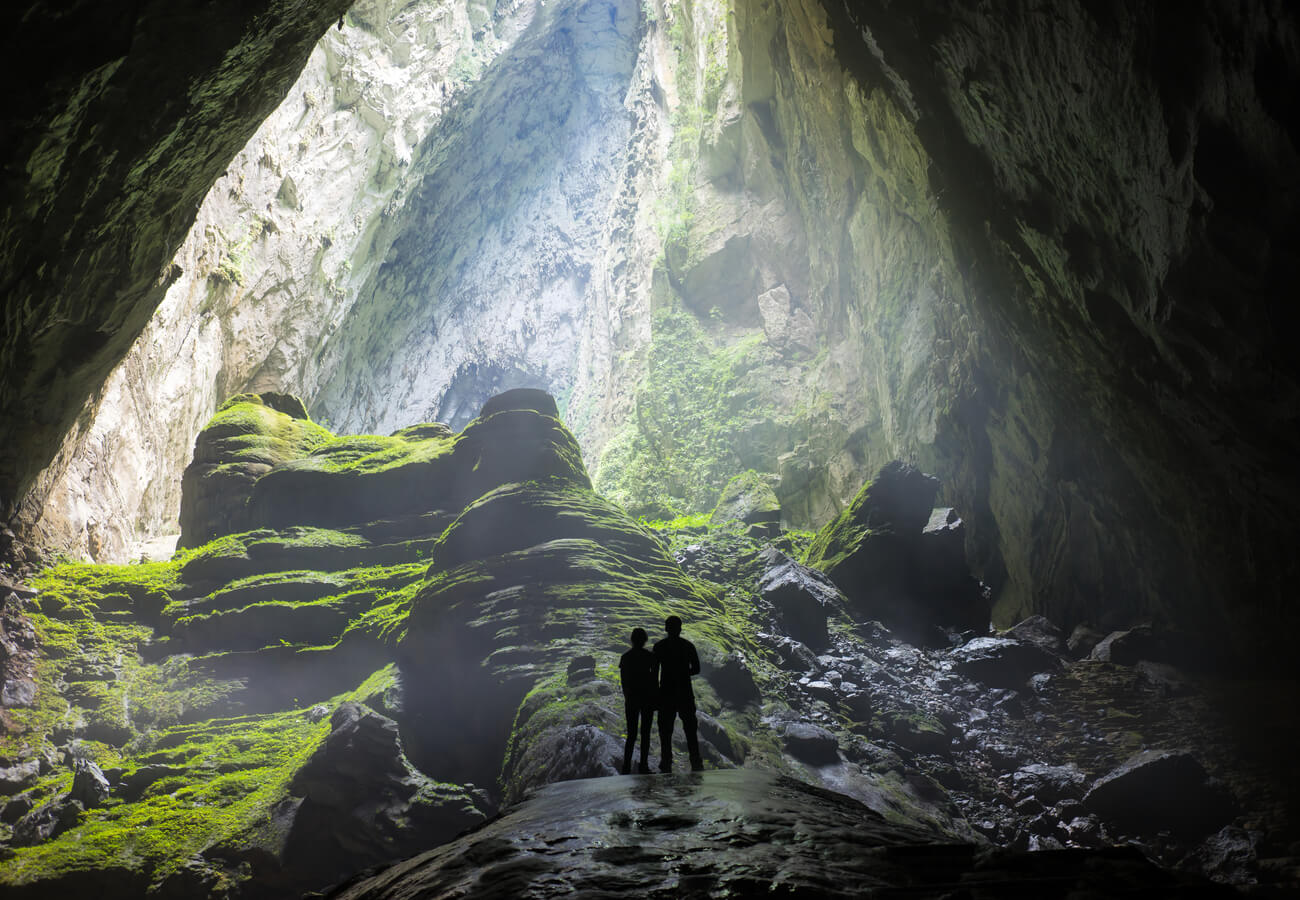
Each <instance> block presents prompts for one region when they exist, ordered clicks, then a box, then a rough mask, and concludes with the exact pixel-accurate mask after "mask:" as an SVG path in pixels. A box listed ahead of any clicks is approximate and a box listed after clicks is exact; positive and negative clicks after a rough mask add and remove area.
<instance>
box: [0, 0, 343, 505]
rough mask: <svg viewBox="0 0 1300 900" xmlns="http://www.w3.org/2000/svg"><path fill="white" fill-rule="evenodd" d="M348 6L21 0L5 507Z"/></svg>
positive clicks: (0, 476)
mask: <svg viewBox="0 0 1300 900" xmlns="http://www.w3.org/2000/svg"><path fill="white" fill-rule="evenodd" d="M347 6H348V4H347V2H346V0H331V2H328V3H308V2H295V0H275V2H258V3H251V4H246V5H243V6H241V7H239V8H238V9H229V8H227V7H225V6H213V5H211V4H207V3H181V4H176V3H171V2H160V3H144V4H135V5H133V6H131V7H128V8H114V9H107V8H102V7H99V6H98V5H96V4H78V5H76V6H74V8H72V9H69V8H67V5H66V4H51V3H33V4H29V5H27V6H26V7H25V9H24V10H23V11H22V13H21V15H20V16H19V17H18V21H19V23H20V25H19V26H18V27H15V28H11V29H9V30H8V31H7V32H6V35H5V43H4V47H3V57H4V59H5V60H6V63H7V64H11V65H15V69H16V70H17V71H20V72H21V73H22V74H21V77H17V76H14V77H13V78H12V79H11V81H12V83H15V84H19V85H22V86H23V87H22V89H20V90H17V91H16V92H15V95H16V96H15V99H14V102H13V103H11V104H8V105H7V106H6V109H5V112H4V120H3V125H2V126H0V131H3V133H4V134H5V136H6V137H5V141H4V154H5V158H4V169H5V172H6V173H7V174H6V178H5V182H4V188H3V195H0V197H2V201H0V206H3V208H4V210H5V213H4V218H3V224H2V225H0V228H2V229H3V231H2V232H0V246H2V247H3V250H2V251H0V292H2V293H3V296H4V319H5V329H4V337H3V344H2V345H0V373H2V375H0V378H2V379H3V380H2V381H0V431H3V433H4V435H5V440H4V442H3V444H4V445H3V448H0V511H2V513H3V515H4V517H5V519H6V520H9V519H10V518H12V517H13V515H14V513H15V511H16V509H17V506H18V504H19V503H20V501H26V503H27V507H28V508H27V509H26V511H25V512H26V515H27V519H26V521H27V522H28V523H30V522H31V521H32V520H34V519H35V517H36V516H37V515H38V514H39V510H40V505H41V503H42V502H43V500H44V496H45V494H46V493H47V492H48V491H47V490H39V489H38V491H37V492H36V493H35V494H34V495H33V494H32V493H30V491H31V488H32V487H33V478H34V477H35V475H36V473H37V472H38V471H40V470H41V469H42V468H43V467H45V466H46V465H48V464H49V463H50V462H51V461H52V460H53V459H54V456H55V451H56V449H57V447H58V446H59V442H60V441H62V440H63V439H64V437H65V435H66V434H67V432H68V431H69V430H70V429H77V430H83V429H85V428H86V427H87V425H88V424H89V422H88V418H87V413H88V412H89V410H90V409H93V405H94V404H93V402H88V401H91V398H93V397H96V396H97V395H98V392H99V391H100V390H101V388H102V386H103V384H104V380H105V379H106V378H107V377H108V374H109V372H110V371H111V370H112V368H113V367H114V366H115V365H117V364H118V363H119V362H120V361H121V360H122V358H123V356H125V355H126V353H127V351H128V350H129V349H130V346H131V344H132V342H133V341H134V340H135V339H136V338H137V336H138V335H139V334H140V332H141V330H142V329H143V328H144V326H145V323H146V322H148V320H149V317H150V316H151V315H152V314H153V311H154V309H155V308H156V307H157V306H158V304H159V302H160V301H161V300H162V296H163V292H164V290H165V289H166V286H167V285H168V284H169V283H171V282H172V281H173V280H175V278H176V277H177V274H178V273H177V272H176V271H175V270H174V269H172V268H171V267H170V266H169V261H170V259H171V257H172V255H173V254H174V253H175V251H176V248H177V247H178V246H179V244H180V242H181V241H182V240H183V238H184V235H185V231H186V229H187V228H188V227H189V226H190V223H191V222H192V221H193V219H194V210H195V209H196V208H197V206H198V203H199V200H200V198H201V197H202V196H203V194H204V193H205V192H206V191H207V190H208V188H209V187H210V186H211V184H212V182H213V181H215V180H216V178H217V176H218V175H220V173H221V171H222V169H223V168H224V167H225V166H226V165H227V164H228V163H229V162H230V160H231V158H232V157H234V155H235V154H236V153H238V152H239V150H240V148H242V147H243V146H244V144H245V143H246V142H247V141H248V139H249V137H250V136H251V135H252V133H253V132H254V130H256V128H257V126H258V124H259V123H260V122H261V120H262V119H263V118H265V117H266V115H267V114H268V113H270V111H271V110H272V109H274V108H275V105H276V104H277V103H279V102H280V100H282V99H283V97H284V94H285V91H286V90H287V89H288V87H289V85H291V84H292V83H293V80H294V79H295V78H296V77H297V76H298V73H299V72H300V71H301V69H302V66H303V62H304V60H305V59H306V57H307V54H308V53H309V52H310V51H311V48H312V46H313V45H314V44H315V42H316V40H317V39H318V38H319V37H320V35H321V34H322V33H323V32H324V30H325V29H326V28H327V27H328V26H329V25H330V24H332V23H333V22H334V20H335V19H337V18H338V17H339V15H340V14H341V13H342V12H343V11H344V10H345V9H346V8H347ZM110 273H111V274H110ZM59 462H60V463H61V464H62V465H66V463H67V460H66V459H63V460H60V461H59Z"/></svg>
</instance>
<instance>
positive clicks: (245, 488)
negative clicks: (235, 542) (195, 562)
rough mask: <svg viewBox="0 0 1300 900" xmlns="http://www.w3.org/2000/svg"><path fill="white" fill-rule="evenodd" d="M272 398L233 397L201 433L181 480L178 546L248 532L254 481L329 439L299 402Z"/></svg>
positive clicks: (256, 396)
mask: <svg viewBox="0 0 1300 900" xmlns="http://www.w3.org/2000/svg"><path fill="white" fill-rule="evenodd" d="M269 396H270V397H271V400H270V402H265V401H263V399H262V398H261V397H260V396H258V395H257V394H240V395H237V396H235V397H231V398H230V399H229V400H227V401H226V402H225V403H224V404H222V406H221V408H220V409H218V410H217V414H216V415H215V416H213V418H212V420H211V421H209V422H208V424H207V426H206V427H205V428H204V429H203V431H201V432H200V433H199V436H198V438H197V439H196V440H195V442H194V460H193V462H191V463H190V464H189V466H187V467H186V469H185V475H184V478H183V480H182V487H181V514H180V522H181V540H180V546H182V547H195V546H198V545H199V544H203V543H206V542H207V541H210V540H211V539H212V538H214V537H217V536H218V535H222V534H231V533H234V532H236V531H245V530H247V529H248V527H249V521H250V520H249V517H248V509H247V504H248V499H249V498H250V497H251V496H252V493H253V485H254V483H255V482H256V481H257V480H258V479H259V478H260V477H261V476H263V475H265V474H266V473H267V472H269V471H271V469H272V468H274V467H275V466H277V465H279V464H282V463H285V462H288V461H289V460H294V459H301V458H302V457H305V456H307V455H308V453H310V452H311V450H312V449H313V448H315V447H317V446H319V445H320V444H322V443H324V442H325V440H326V439H327V438H328V437H329V432H328V431H326V430H325V429H324V428H322V427H320V426H319V425H316V424H314V423H313V422H311V420H310V419H308V418H307V417H306V415H305V412H304V411H302V402H301V401H299V400H297V398H286V397H284V396H282V395H274V394H273V395H269ZM294 401H296V403H295V402H294ZM281 407H283V408H287V409H289V410H290V413H286V412H284V411H283V409H281ZM300 412H302V413H303V414H301V415H299V413H300Z"/></svg>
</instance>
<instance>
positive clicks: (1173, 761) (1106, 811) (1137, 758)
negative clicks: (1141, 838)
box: [1083, 750, 1237, 834]
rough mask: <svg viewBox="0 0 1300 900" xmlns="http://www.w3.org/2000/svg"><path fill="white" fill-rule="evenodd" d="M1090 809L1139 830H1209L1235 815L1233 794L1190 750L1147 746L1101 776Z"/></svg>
mask: <svg viewBox="0 0 1300 900" xmlns="http://www.w3.org/2000/svg"><path fill="white" fill-rule="evenodd" d="M1083 803H1084V805H1085V806H1086V807H1088V809H1089V810H1090V811H1092V812H1094V813H1096V814H1097V815H1098V816H1100V817H1101V818H1102V819H1104V820H1106V821H1108V822H1114V823H1115V824H1116V825H1118V826H1119V827H1121V828H1124V829H1130V830H1134V831H1137V832H1148V831H1151V832H1154V831H1159V830H1164V829H1168V830H1170V831H1174V832H1176V833H1181V834H1197V833H1199V834H1205V833H1208V832H1210V831H1213V830H1215V829H1217V828H1220V827H1222V826H1223V825H1225V824H1227V823H1228V822H1229V821H1230V820H1231V819H1232V818H1233V816H1234V815H1236V808H1237V804H1236V800H1235V798H1234V797H1233V796H1232V795H1231V794H1230V793H1229V792H1228V791H1227V789H1226V788H1224V787H1223V786H1222V785H1220V784H1219V783H1217V782H1215V781H1213V780H1212V779H1211V778H1210V777H1209V776H1208V775H1207V774H1206V771H1205V769H1204V768H1203V767H1202V766H1201V764H1200V762H1198V761H1197V760H1196V758H1195V757H1194V756H1193V755H1192V754H1191V753H1189V752H1188V751H1186V750H1145V751H1143V752H1141V753H1138V754H1136V755H1134V756H1132V757H1130V758H1129V759H1128V760H1127V761H1126V762H1124V764H1123V765H1121V766H1119V767H1118V768H1116V769H1114V770H1113V771H1111V772H1110V773H1109V774H1107V775H1105V776H1103V777H1101V778H1099V779H1097V781H1096V783H1095V784H1093V786H1092V789H1091V790H1089V791H1088V793H1087V794H1085V795H1084V798H1083Z"/></svg>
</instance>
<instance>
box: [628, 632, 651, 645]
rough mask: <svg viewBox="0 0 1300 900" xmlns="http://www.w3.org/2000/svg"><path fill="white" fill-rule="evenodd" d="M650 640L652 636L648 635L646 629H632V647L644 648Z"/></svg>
mask: <svg viewBox="0 0 1300 900" xmlns="http://www.w3.org/2000/svg"><path fill="white" fill-rule="evenodd" d="M648 640H650V635H648V634H646V633H645V629H644V628H633V629H632V646H633V647H644V646H645V642H646V641H648Z"/></svg>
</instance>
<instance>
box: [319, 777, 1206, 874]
mask: <svg viewBox="0 0 1300 900" xmlns="http://www.w3.org/2000/svg"><path fill="white" fill-rule="evenodd" d="M575 827H576V828H580V829H581V830H582V835H583V837H582V839H581V840H566V841H561V842H558V843H557V841H556V839H555V838H556V836H557V835H569V834H572V833H573V831H574V829H575ZM789 834H797V835H799V840H798V841H795V842H793V843H783V842H782V840H781V835H789ZM832 847H834V848H839V849H838V850H837V851H835V852H831V851H830V850H829V848H832ZM868 847H869V848H872V849H871V852H862V848H868ZM845 848H853V849H852V850H851V851H849V850H846V849H845ZM683 855H686V856H687V857H688V858H689V859H691V860H692V861H693V865H692V871H691V874H690V876H689V877H683V875H682V872H681V870H680V868H679V867H678V866H676V865H675V864H674V863H675V861H677V860H679V859H681V858H682V857H683ZM521 873H525V874H521ZM936 873H942V875H937V874H936ZM520 878H527V880H528V881H527V884H528V888H527V890H529V891H530V894H531V895H533V896H538V897H561V896H584V895H589V894H590V895H593V896H594V895H599V894H604V893H608V892H609V891H610V890H612V889H617V890H627V891H634V892H639V893H643V894H645V895H648V896H654V895H658V894H661V893H663V894H671V895H672V896H675V897H684V898H692V900H694V898H705V897H717V896H723V895H727V896H751V895H752V896H759V895H766V894H769V893H771V892H772V888H773V885H779V890H781V891H782V892H784V893H788V894H790V895H791V896H797V897H826V898H840V897H858V896H861V894H862V889H863V885H864V884H869V885H872V886H875V887H878V888H879V889H880V890H886V891H888V890H890V889H892V888H897V889H898V890H900V891H904V892H910V893H915V892H916V891H917V886H918V885H921V886H923V888H924V890H925V891H930V888H931V887H932V886H935V884H936V879H937V878H941V879H942V881H941V882H939V885H938V888H939V890H940V891H943V890H945V888H946V886H947V885H950V884H953V883H970V884H974V885H978V891H977V896H980V897H988V898H1011V897H1023V896H1034V897H1039V898H1043V900H1064V898H1066V897H1079V896H1117V895H1121V894H1125V893H1134V894H1147V895H1153V896H1154V895H1159V894H1160V893H1162V892H1166V893H1167V892H1171V891H1172V892H1178V891H1179V890H1182V888H1183V885H1187V889H1188V890H1189V891H1196V890H1202V891H1205V892H1206V893H1207V894H1208V895H1211V896H1217V894H1215V892H1214V891H1213V889H1212V888H1209V887H1207V886H1205V885H1203V884H1202V883H1196V884H1189V883H1188V882H1187V881H1186V880H1181V881H1180V880H1177V879H1171V877H1170V876H1169V875H1168V874H1167V873H1165V872H1163V871H1161V870H1159V869H1157V868H1156V867H1155V866H1153V865H1151V864H1150V863H1149V862H1147V861H1146V860H1144V859H1143V858H1142V856H1141V854H1139V853H1137V852H1136V851H1134V852H1131V853H1130V852H1123V851H1109V852H1106V853H1092V852H1086V851H1075V852H1071V853H1068V854H1054V855H1053V856H1052V857H1051V860H1050V865H1045V864H1044V863H1043V858H1042V857H1038V858H1036V857H1035V855H1034V854H1019V853H1014V852H1010V851H1005V850H994V851H987V850H985V851H976V849H975V848H974V845H972V844H964V843H954V842H945V841H942V840H936V839H935V837H934V836H933V835H932V834H930V833H928V832H925V831H922V830H920V829H915V828H910V827H907V826H904V825H899V824H894V823H893V822H890V821H887V820H886V819H885V818H884V817H883V816H881V815H880V814H878V813H876V812H874V811H872V810H871V809H868V808H867V807H866V806H864V805H862V804H861V803H860V802H859V801H857V800H854V799H851V798H849V797H846V796H844V795H842V794H838V793H836V792H833V791H829V790H826V789H823V788H815V787H811V786H809V785H805V784H801V783H799V782H797V781H794V780H792V779H790V778H786V777H782V776H774V775H771V774H767V773H762V772H758V771H756V770H752V769H733V770H729V771H722V772H704V773H698V774H690V775H680V776H670V777H659V776H654V777H645V776H636V775H627V776H619V777H614V778H602V779H597V780H589V781H569V782H562V783H560V784H553V785H550V786H548V787H546V788H543V789H542V790H540V791H538V792H537V793H535V794H534V795H533V796H532V797H530V798H529V799H528V800H527V801H525V802H524V803H522V804H520V805H519V806H517V807H515V808H513V809H511V810H510V811H508V812H507V813H506V814H505V815H503V816H502V817H501V818H499V819H497V820H495V821H493V822H492V823H490V824H488V825H486V826H484V827H483V828H480V829H478V830H476V831H474V832H472V833H470V834H467V835H464V836H462V837H460V838H458V839H457V840H455V841H453V842H451V843H449V844H447V845H446V846H443V847H439V848H437V849H434V850H430V851H428V852H426V853H423V854H421V855H420V856H417V857H414V858H413V859H409V860H406V861H404V862H402V863H400V864H398V865H395V866H392V867H390V868H388V869H386V870H383V871H380V872H375V873H365V874H363V875H361V876H358V878H356V879H355V880H354V881H352V882H350V883H349V884H347V885H344V886H343V887H341V888H340V889H338V890H337V891H336V892H335V893H334V894H332V895H331V896H332V897H333V898H335V900H395V898H398V897H408V896H466V897H474V898H484V900H494V898H501V900H506V898H515V897H518V896H519V893H520V886H519V885H520V882H519V879H520ZM931 892H932V891H931Z"/></svg>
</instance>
